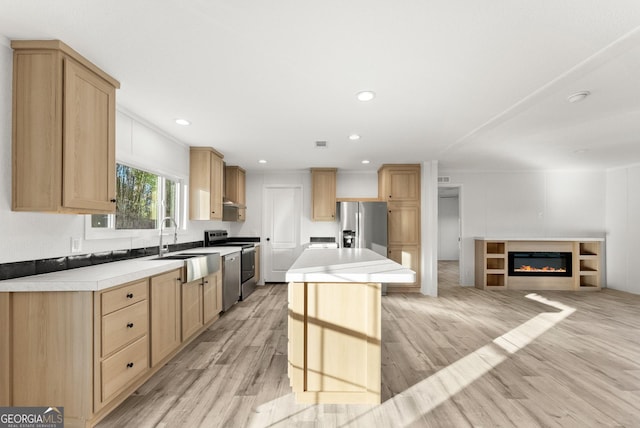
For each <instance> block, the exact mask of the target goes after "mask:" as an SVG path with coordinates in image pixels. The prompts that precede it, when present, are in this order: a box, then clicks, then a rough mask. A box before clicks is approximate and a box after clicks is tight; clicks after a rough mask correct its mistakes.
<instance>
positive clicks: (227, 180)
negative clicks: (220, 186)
mask: <svg viewBox="0 0 640 428" xmlns="http://www.w3.org/2000/svg"><path fill="white" fill-rule="evenodd" d="M245 175H246V173H245V171H244V169H242V168H240V167H239V166H225V168H224V189H225V199H226V201H229V202H232V203H233V204H236V205H239V206H245V205H246V202H247V201H246V196H245V195H246V193H245Z"/></svg>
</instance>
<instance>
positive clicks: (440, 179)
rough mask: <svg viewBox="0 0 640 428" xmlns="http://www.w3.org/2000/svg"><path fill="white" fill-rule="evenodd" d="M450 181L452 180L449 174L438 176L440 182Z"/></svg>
mask: <svg viewBox="0 0 640 428" xmlns="http://www.w3.org/2000/svg"><path fill="white" fill-rule="evenodd" d="M449 182H451V177H447V176H440V177H438V184H444V183H449Z"/></svg>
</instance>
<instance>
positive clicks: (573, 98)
mask: <svg viewBox="0 0 640 428" xmlns="http://www.w3.org/2000/svg"><path fill="white" fill-rule="evenodd" d="M589 95H591V92H589V91H580V92H576V93H575V94H571V95H569V96H568V97H567V101H569V102H570V103H577V102H580V101H582V100H584V99H585V98H587V97H588V96H589Z"/></svg>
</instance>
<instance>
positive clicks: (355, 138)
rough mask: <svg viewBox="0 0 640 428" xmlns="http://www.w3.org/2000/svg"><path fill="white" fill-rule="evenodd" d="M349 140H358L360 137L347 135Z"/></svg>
mask: <svg viewBox="0 0 640 428" xmlns="http://www.w3.org/2000/svg"><path fill="white" fill-rule="evenodd" d="M349 139H350V140H351V141H355V140H359V139H360V136H359V135H358V134H351V135H349Z"/></svg>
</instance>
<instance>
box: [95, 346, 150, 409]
mask: <svg viewBox="0 0 640 428" xmlns="http://www.w3.org/2000/svg"><path fill="white" fill-rule="evenodd" d="M148 367H149V337H148V336H143V337H141V338H140V339H138V340H137V341H135V342H133V343H132V344H131V345H129V346H127V347H126V348H124V349H123V350H122V351H119V352H116V353H115V354H114V355H112V356H111V357H109V358H107V359H106V360H104V361H103V362H102V363H101V371H102V401H107V400H109V399H110V398H112V397H113V396H114V395H117V394H118V393H119V392H120V391H122V389H124V388H125V387H126V386H127V385H128V384H129V383H130V382H131V381H132V380H134V379H135V378H136V377H138V375H140V374H142V373H144V372H145V371H146V370H147V368H148Z"/></svg>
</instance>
